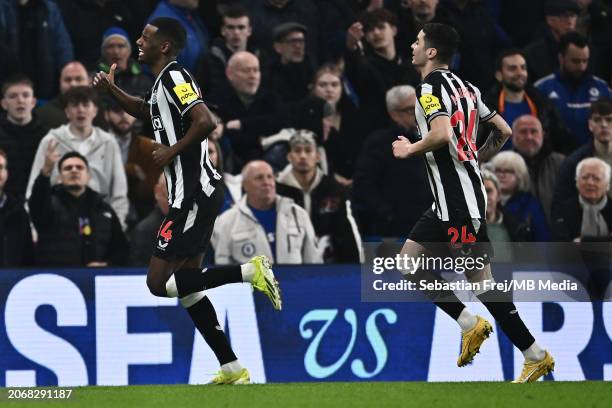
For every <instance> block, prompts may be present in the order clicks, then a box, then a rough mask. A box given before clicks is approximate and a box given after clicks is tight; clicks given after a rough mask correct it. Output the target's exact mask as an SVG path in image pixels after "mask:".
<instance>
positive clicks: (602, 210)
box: [553, 157, 612, 242]
mask: <svg viewBox="0 0 612 408" xmlns="http://www.w3.org/2000/svg"><path fill="white" fill-rule="evenodd" d="M576 186H577V188H578V197H573V198H569V199H567V200H565V201H563V202H562V203H561V204H560V205H559V206H558V208H556V210H555V212H554V223H553V234H554V238H555V240H556V241H574V242H580V241H582V240H583V239H585V238H588V239H589V240H593V239H595V240H604V241H610V240H612V235H611V234H610V233H611V232H612V204H610V202H609V200H608V195H607V194H608V192H609V191H610V165H609V164H608V163H606V162H604V161H603V160H601V159H598V158H596V157H589V158H586V159H583V160H581V161H580V163H578V166H577V167H576Z"/></svg>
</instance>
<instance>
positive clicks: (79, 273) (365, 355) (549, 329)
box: [0, 265, 612, 386]
mask: <svg viewBox="0 0 612 408" xmlns="http://www.w3.org/2000/svg"><path fill="white" fill-rule="evenodd" d="M275 273H276V274H277V276H278V278H279V281H280V282H281V288H282V293H283V299H284V303H283V310H282V312H276V311H274V310H273V309H272V307H271V305H270V303H269V301H268V300H267V298H265V297H264V296H262V295H261V294H259V293H252V290H251V288H250V286H249V285H246V284H233V285H227V286H224V287H220V288H216V289H213V290H210V291H208V296H209V297H210V298H211V301H212V302H213V304H214V305H215V307H216V310H217V314H218V318H219V322H220V323H221V325H222V326H223V327H224V330H225V332H226V333H227V334H228V336H229V338H230V341H231V343H232V346H233V347H234V349H235V351H236V354H237V355H238V357H239V359H240V361H241V362H242V364H243V365H244V366H246V367H248V368H249V370H250V373H251V378H252V380H253V381H254V382H292V381H470V380H489V381H496V380H499V381H503V380H510V379H513V378H514V377H515V376H517V374H518V373H519V372H520V369H521V366H522V360H523V358H522V355H521V353H520V352H519V351H517V350H516V349H514V348H513V347H512V345H511V344H510V343H509V341H508V339H507V338H506V337H505V336H504V335H503V334H502V333H500V330H499V328H498V327H496V328H495V332H494V333H493V335H492V336H491V338H490V339H489V340H488V341H487V342H485V344H484V345H483V347H482V349H481V353H480V354H479V355H478V356H477V358H476V361H475V362H474V364H472V365H470V366H468V367H464V368H458V367H457V366H456V359H457V355H458V351H459V347H460V331H459V328H458V326H457V324H456V323H455V322H454V321H453V320H452V319H450V318H449V317H448V316H446V315H445V314H444V313H443V312H441V311H439V310H436V308H435V307H434V306H433V305H432V304H430V303H414V302H412V303H411V302H403V303H402V302H396V303H390V302H362V301H361V288H360V285H361V281H360V268H359V266H358V265H347V266H295V267H276V268H275ZM468 306H469V307H470V309H471V310H473V311H474V312H476V313H478V314H481V315H483V316H484V317H486V318H489V319H490V320H491V321H493V320H492V318H491V316H490V315H489V314H488V312H487V311H486V309H485V308H484V307H483V306H482V305H481V304H479V303H470V304H469V305H468ZM517 307H518V309H519V312H520V313H521V316H522V317H523V319H524V320H525V321H526V323H527V325H528V327H529V328H530V329H531V331H532V333H533V334H534V337H535V338H536V339H537V340H538V342H539V343H540V344H541V345H542V346H544V347H546V348H547V349H549V350H550V351H551V353H552V354H553V356H554V357H555V359H556V369H555V372H554V374H553V375H552V376H549V377H547V379H548V380H551V379H554V380H576V381H578V380H584V379H592V380H602V379H605V380H610V379H612V303H610V302H597V303H589V302H529V303H527V302H525V303H520V304H517ZM0 316H2V319H3V320H2V324H1V325H0V356H1V358H0V386H34V385H62V386H74V385H94V384H99V385H123V384H158V383H191V384H198V383H205V382H208V381H209V380H210V378H211V377H212V375H213V374H214V373H215V371H216V370H218V364H217V362H216V360H215V358H214V355H213V354H212V352H211V351H210V350H209V349H208V347H207V345H206V344H205V343H204V341H203V339H202V338H201V336H200V335H199V333H197V331H196V330H195V329H194V327H193V324H192V323H191V320H190V319H189V316H188V314H187V313H186V312H185V311H184V310H182V307H181V306H180V304H179V302H178V301H177V299H165V298H156V297H154V296H152V295H151V294H150V293H149V292H148V289H147V286H146V283H145V271H144V270H141V269H121V270H119V269H117V270H99V269H95V270H94V269H65V270H57V269H53V270H51V269H49V270H44V269H40V270H38V269H32V270H4V271H3V272H2V273H1V274H0Z"/></svg>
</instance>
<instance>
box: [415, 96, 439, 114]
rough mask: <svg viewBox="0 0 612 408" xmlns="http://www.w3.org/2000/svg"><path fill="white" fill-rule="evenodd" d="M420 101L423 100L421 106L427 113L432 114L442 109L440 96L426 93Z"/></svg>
mask: <svg viewBox="0 0 612 408" xmlns="http://www.w3.org/2000/svg"><path fill="white" fill-rule="evenodd" d="M419 102H421V106H422V107H423V110H424V111H425V114H426V115H431V114H432V113H435V112H437V111H439V110H440V109H442V105H441V104H440V99H438V97H436V96H433V95H432V94H425V95H423V96H421V97H420V98H419Z"/></svg>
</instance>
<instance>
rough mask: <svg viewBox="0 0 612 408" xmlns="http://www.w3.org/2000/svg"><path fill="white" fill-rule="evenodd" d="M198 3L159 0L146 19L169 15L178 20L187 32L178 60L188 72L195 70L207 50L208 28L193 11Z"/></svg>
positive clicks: (183, 0)
mask: <svg viewBox="0 0 612 408" xmlns="http://www.w3.org/2000/svg"><path fill="white" fill-rule="evenodd" d="M199 5H200V0H161V1H160V2H159V4H158V5H157V7H155V10H153V13H152V14H151V15H150V16H149V19H148V20H147V21H152V20H154V19H156V18H157V17H170V18H173V19H175V20H178V21H180V23H181V25H182V26H183V28H184V29H185V32H186V33H187V41H186V42H185V48H183V51H181V53H180V54H179V56H178V61H179V62H180V63H181V64H182V65H183V66H184V67H185V68H187V70H188V71H190V72H195V71H196V70H197V68H198V61H199V60H200V57H201V56H202V54H204V53H205V52H207V51H208V40H209V34H208V29H207V28H206V26H205V25H204V22H203V21H202V19H201V18H200V16H198V15H197V14H196V13H194V11H195V10H197V8H198V6H199Z"/></svg>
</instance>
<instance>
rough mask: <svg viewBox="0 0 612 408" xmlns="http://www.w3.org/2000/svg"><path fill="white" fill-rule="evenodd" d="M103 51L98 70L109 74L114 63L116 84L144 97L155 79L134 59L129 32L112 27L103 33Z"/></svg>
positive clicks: (132, 93)
mask: <svg viewBox="0 0 612 408" xmlns="http://www.w3.org/2000/svg"><path fill="white" fill-rule="evenodd" d="M101 48H102V52H101V58H100V59H99V60H98V64H97V66H96V71H103V72H106V73H107V74H108V73H109V71H110V67H111V65H113V64H117V68H116V69H115V84H117V85H118V86H120V87H121V88H122V89H123V90H125V91H126V92H127V93H129V94H131V95H136V96H140V97H144V96H145V95H146V94H147V93H148V92H149V91H150V90H151V86H153V81H152V80H151V78H150V77H149V76H147V75H146V74H145V73H144V72H143V70H142V67H141V66H140V64H139V63H138V62H136V61H135V60H134V59H132V58H130V55H131V54H132V45H131V42H130V37H128V34H127V32H126V31H125V30H124V29H122V28H120V27H110V28H108V29H107V30H106V31H104V34H102V46H101Z"/></svg>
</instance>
